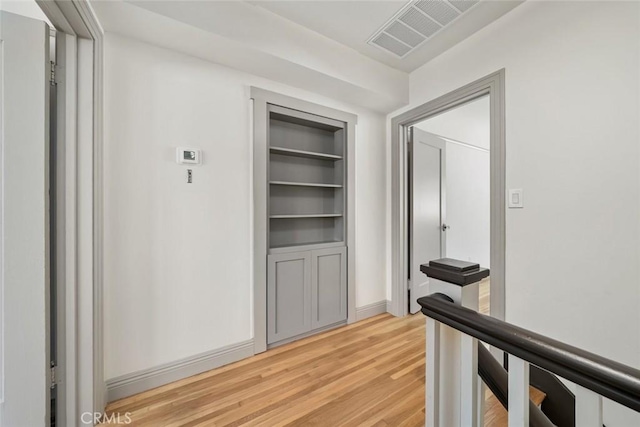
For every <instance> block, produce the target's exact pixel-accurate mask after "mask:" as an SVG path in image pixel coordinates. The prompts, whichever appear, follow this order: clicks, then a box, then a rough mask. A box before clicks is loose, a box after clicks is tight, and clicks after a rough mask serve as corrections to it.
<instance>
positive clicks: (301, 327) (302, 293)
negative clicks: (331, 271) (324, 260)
mask: <svg viewBox="0 0 640 427" xmlns="http://www.w3.org/2000/svg"><path fill="white" fill-rule="evenodd" d="M310 330H311V252H309V251H304V252H293V253H284V254H277V255H269V257H268V280H267V343H269V344H272V343H275V342H278V341H281V340H284V339H287V338H291V337H293V336H296V335H299V334H302V333H305V332H308V331H310Z"/></svg>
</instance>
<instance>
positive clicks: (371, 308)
mask: <svg viewBox="0 0 640 427" xmlns="http://www.w3.org/2000/svg"><path fill="white" fill-rule="evenodd" d="M388 304H389V302H388V301H386V300H385V301H378V302H374V303H373V304H367V305H364V306H362V307H357V308H356V322H358V321H360V320H364V319H367V318H369V317H373V316H377V315H378V314H383V313H386V312H387V305H388Z"/></svg>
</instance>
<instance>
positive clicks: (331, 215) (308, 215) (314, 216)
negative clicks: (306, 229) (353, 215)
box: [269, 213, 342, 219]
mask: <svg viewBox="0 0 640 427" xmlns="http://www.w3.org/2000/svg"><path fill="white" fill-rule="evenodd" d="M341 216H342V214H340V213H331V214H292V215H271V216H270V217H269V218H271V219H290V218H338V217H341Z"/></svg>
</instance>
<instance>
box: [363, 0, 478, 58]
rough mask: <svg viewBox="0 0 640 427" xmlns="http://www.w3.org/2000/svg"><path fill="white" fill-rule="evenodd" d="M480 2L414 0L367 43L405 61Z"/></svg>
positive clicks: (465, 0)
mask: <svg viewBox="0 0 640 427" xmlns="http://www.w3.org/2000/svg"><path fill="white" fill-rule="evenodd" d="M479 2H480V0H411V1H410V2H409V3H407V4H406V5H405V6H404V7H403V8H402V9H400V10H399V11H398V13H396V14H395V15H394V16H393V17H392V18H391V19H390V20H389V21H387V22H386V23H385V24H384V25H383V26H382V28H380V29H379V30H378V31H376V32H375V33H374V34H373V35H372V36H371V37H370V38H369V40H368V41H367V43H368V44H370V45H373V46H376V47H378V48H380V49H382V50H384V51H385V52H387V53H389V54H391V55H393V56H395V57H397V58H403V57H405V56H406V55H409V54H410V53H411V52H413V51H414V50H416V49H417V48H418V47H420V46H421V45H422V44H423V43H424V42H426V41H427V40H428V39H429V38H431V37H433V36H434V35H435V34H436V33H438V32H439V31H440V30H442V29H443V28H445V27H447V26H449V25H451V23H452V22H454V21H455V20H456V19H458V18H459V17H460V16H462V15H463V14H465V13H467V12H468V11H469V10H471V8H473V6H475V5H476V4H478V3H479Z"/></svg>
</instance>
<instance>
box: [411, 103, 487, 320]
mask: <svg viewBox="0 0 640 427" xmlns="http://www.w3.org/2000/svg"><path fill="white" fill-rule="evenodd" d="M407 149H408V155H409V161H408V166H409V167H408V169H409V170H408V177H407V179H408V182H409V189H408V192H407V195H408V202H409V203H408V208H407V210H408V212H407V214H408V218H407V221H408V235H407V238H408V241H409V246H408V251H409V257H408V258H409V263H410V264H409V271H408V273H409V277H408V280H407V288H408V290H409V312H410V313H417V312H418V311H419V309H420V306H419V304H418V303H417V302H416V300H417V298H421V297H423V296H427V295H428V294H429V287H428V283H429V279H428V278H427V277H426V276H425V275H424V274H423V273H422V272H421V271H420V265H421V264H424V263H426V262H428V261H430V260H435V259H439V258H453V259H457V260H461V261H466V262H473V263H478V264H480V266H482V267H485V268H490V244H489V240H490V205H489V201H490V197H489V193H490V185H489V184H490V178H489V169H490V104H489V96H488V95H485V96H483V97H480V98H478V99H475V100H473V101H469V102H467V103H466V104H464V105H461V106H458V107H456V108H453V109H450V110H447V111H445V112H443V113H441V114H438V115H437V116H433V117H430V118H428V119H426V120H424V121H421V122H419V123H416V124H414V125H413V126H411V128H410V132H409V139H408V144H407ZM481 286H482V287H483V288H485V287H487V286H486V283H483V284H482V285H481ZM483 296H484V297H485V300H486V297H487V296H488V293H487V292H484V293H483ZM483 309H484V310H485V311H486V310H487V304H486V303H485V304H483Z"/></svg>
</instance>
